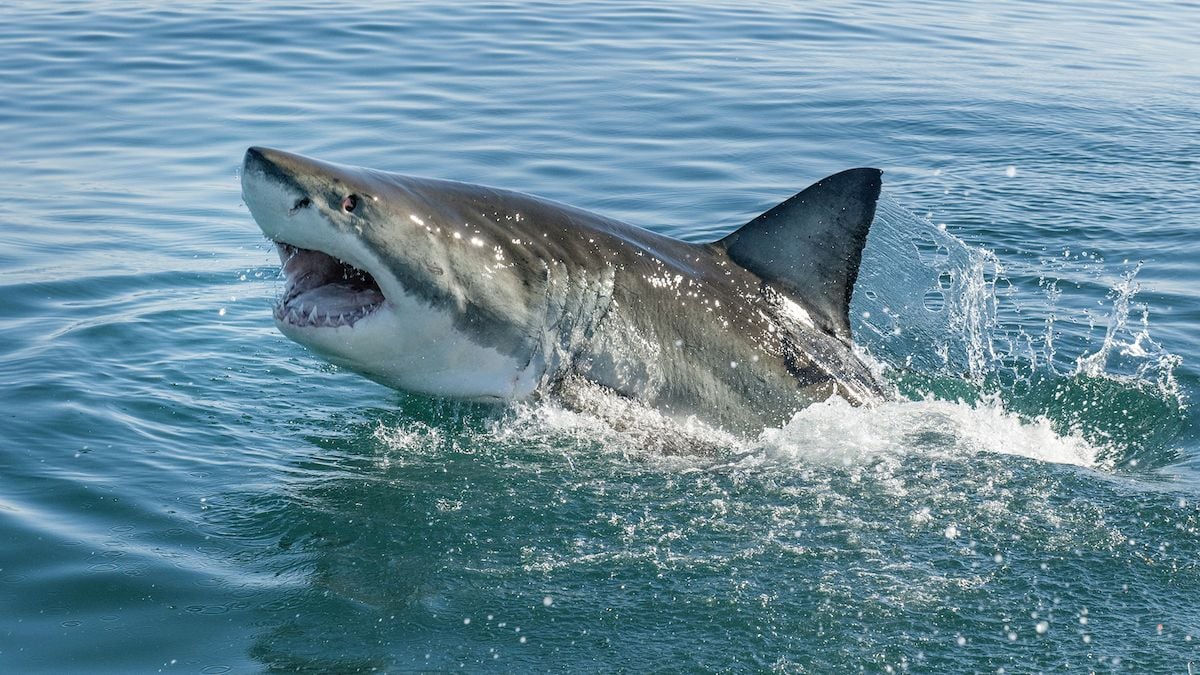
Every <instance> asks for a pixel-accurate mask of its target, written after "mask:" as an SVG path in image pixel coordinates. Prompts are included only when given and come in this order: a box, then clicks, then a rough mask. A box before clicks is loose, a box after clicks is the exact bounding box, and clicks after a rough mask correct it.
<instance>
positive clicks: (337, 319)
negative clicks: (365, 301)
mask: <svg viewBox="0 0 1200 675" xmlns="http://www.w3.org/2000/svg"><path fill="white" fill-rule="evenodd" d="M382 304H383V303H381V302H376V303H372V304H369V305H363V306H361V307H359V308H358V309H356V310H354V311H352V312H342V313H339V314H338V315H337V316H334V315H333V314H329V313H324V314H323V313H320V312H319V311H318V308H317V306H316V305H315V304H314V305H311V306H310V305H306V304H304V303H298V304H286V303H280V304H278V305H275V311H274V314H275V320H276V321H279V322H281V323H286V324H289V325H292V326H297V327H300V328H341V327H342V326H353V325H354V324H356V323H358V322H359V321H360V320H362V319H364V318H366V317H367V316H370V315H371V314H373V313H374V312H375V310H377V309H379V307H380V305H382Z"/></svg>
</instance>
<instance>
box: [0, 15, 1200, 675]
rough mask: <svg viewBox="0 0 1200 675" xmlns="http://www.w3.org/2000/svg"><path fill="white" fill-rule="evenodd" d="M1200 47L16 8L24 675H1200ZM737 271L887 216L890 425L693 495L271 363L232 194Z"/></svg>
mask: <svg viewBox="0 0 1200 675" xmlns="http://www.w3.org/2000/svg"><path fill="white" fill-rule="evenodd" d="M1198 22H1200V8H1197V6H1196V5H1195V4H1192V3H1186V2H1177V3H1171V2H1162V3H1154V4H1153V5H1146V6H1141V5H1135V4H1132V3H1107V2H1077V3H1055V4H1044V3H1033V2H1020V1H1015V0H1014V1H1006V2H999V3H996V2H987V3H983V2H979V3H958V2H947V1H944V0H943V1H940V2H929V3H882V2H874V1H871V0H848V1H846V2H839V3H833V4H831V5H827V6H824V7H822V8H819V9H817V8H807V9H806V8H804V6H803V5H792V4H790V3H775V2H769V3H768V2H764V3H756V4H755V5H753V6H750V7H746V6H742V5H741V3H725V2H719V1H706V2H703V3H694V4H691V5H684V4H679V5H669V4H662V5H658V6H644V5H639V4H635V3H625V2H584V3H569V4H559V3H550V2H547V3H532V2H531V3H519V4H505V3H494V2H469V3H446V4H435V3H407V4H403V5H400V6H383V5H378V6H376V5H361V4H357V3H356V4H332V5H331V4H330V3H326V2H321V3H316V2H314V3H310V4H307V5H306V4H297V3H273V2H268V3H259V4H254V5H251V6H248V7H243V6H241V5H228V4H221V3H204V2H192V3H171V4H165V3H164V4H161V5H152V6H151V7H149V8H146V7H144V6H143V5H141V4H136V3H123V2H96V3H53V4H52V3H32V2H31V3H18V4H16V5H12V4H7V5H5V6H3V7H0V137H2V138H3V139H4V142H3V150H0V158H2V159H3V161H2V162H0V273H2V274H0V303H2V306H3V313H2V314H0V336H2V337H3V339H2V340H0V414H2V419H3V424H4V426H3V429H2V431H0V671H3V672H14V673H15V672H21V673H26V672H37V671H46V672H64V671H82V672H105V671H112V672H115V671H120V672H149V671H157V670H160V669H161V670H164V671H169V672H202V673H218V672H226V671H234V672H254V671H263V670H294V669H299V670H324V671H332V672H349V671H355V670H382V671H407V670H415V669H432V670H451V669H459V668H463V669H466V670H470V671H484V670H486V671H501V672H525V671H532V670H552V671H632V672H643V671H677V670H689V671H698V670H732V671H766V670H775V671H779V672H841V671H847V670H864V671H868V672H881V671H888V672H893V671H898V670H908V671H912V672H975V671H978V672H996V671H999V670H1001V669H1003V670H1004V671H1006V672H1033V671H1042V670H1055V671H1060V670H1065V671H1071V672H1075V671H1080V672H1082V671H1089V670H1094V671H1121V670H1128V671H1133V672H1175V673H1185V672H1191V669H1193V668H1195V667H1200V609H1197V598H1200V532H1198V531H1197V528H1200V507H1198V506H1197V504H1198V503H1200V435H1198V433H1197V424H1196V422H1197V413H1196V411H1195V407H1194V403H1191V402H1194V401H1195V400H1196V398H1197V394H1198V390H1200V379H1198V376H1200V370H1198V368H1197V364H1200V344H1198V343H1197V340H1196V335H1197V331H1198V330H1200V273H1198V272H1197V271H1196V261H1197V260H1200V222H1198V220H1197V218H1198V216H1197V214H1198V213H1200V201H1198V200H1197V196H1196V195H1197V192H1198V188H1200V125H1198V123H1197V120H1200V99H1197V97H1196V92H1197V91H1200V41H1198V40H1197V38H1196V35H1197V31H1196V30H1195V26H1196V25H1197V24H1198ZM252 144H264V145H271V146H275V147H280V148H284V149H288V150H292V151H296V152H303V153H306V154H312V155H316V156H320V157H323V158H326V159H330V160H334V161H340V162H345V163H352V164H360V165H368V166H374V167H377V168H382V169H388V170H393V171H400V172H405V173H415V174H422V175H430V176H437V177H444V178H452V179H458V180H465V181H470V182H479V183H486V184H491V185H498V186H503V187H508V188H513V189H518V190H522V191H527V192H533V193H536V194H540V195H543V196H546V197H550V198H554V199H557V200H560V201H564V202H568V203H571V204H574V205H577V206H581V207H584V208H588V209H591V210H595V211H599V212H601V213H604V214H607V215H610V216H614V217H618V218H621V219H623V220H627V221H629V222H633V223H638V224H641V225H644V226H647V227H650V228H652V229H655V230H658V231H660V232H665V233H668V234H672V235H675V236H679V237H683V238H688V239H694V240H700V239H706V238H712V237H715V236H718V235H720V234H723V233H725V232H727V231H729V230H731V229H732V228H733V227H735V226H737V225H739V224H740V223H742V222H744V221H746V220H748V219H750V218H751V217H753V216H754V215H756V214H758V213H759V212H761V211H763V210H765V209H766V208H768V207H770V206H772V205H773V204H775V203H776V202H778V201H780V200H782V199H784V198H786V197H787V196H789V195H791V194H792V193H794V192H795V191H797V190H798V189H800V188H802V187H804V186H806V185H807V184H808V183H810V182H812V181H813V180H815V179H817V178H820V177H822V176H824V175H826V174H828V173H832V172H834V171H837V170H840V169H844V168H847V167H851V166H860V165H869V166H879V167H881V168H883V169H884V170H885V175H884V180H885V192H884V197H883V200H882V202H881V208H880V213H879V217H878V220H877V222H876V226H875V228H874V230H873V232H872V235H871V239H870V241H869V242H868V249H867V251H866V254H865V257H864V263H863V270H862V276H861V278H860V282H859V286H858V290H857V292H856V295H855V305H854V315H855V317H854V321H855V330H856V335H857V337H858V340H859V342H860V343H861V344H862V345H863V346H864V347H866V348H867V349H869V351H870V353H871V355H872V356H873V358H874V359H875V360H876V361H878V362H879V363H880V365H881V367H885V368H886V369H887V376H888V379H889V380H890V381H891V382H893V383H894V384H895V386H896V387H897V388H898V390H899V391H900V392H901V393H902V395H903V400H902V401H901V402H896V403H889V404H884V405H881V406H879V407H877V408H873V409H852V408H849V407H847V406H844V405H838V404H828V405H820V406H815V407H813V408H810V409H809V410H806V411H804V412H803V413H801V414H800V415H798V416H797V418H796V419H795V420H794V421H793V422H792V423H791V424H789V425H788V426H787V427H786V428H784V429H782V430H767V431H765V432H764V434H763V436H762V437H761V438H760V439H758V440H756V441H753V442H749V443H736V442H730V443H729V444H728V449H727V451H726V452H724V453H722V454H719V455H718V456H717V457H687V456H684V457H674V456H662V455H661V454H660V453H658V452H656V451H655V449H654V448H655V447H656V444H657V443H656V441H657V438H656V434H658V433H659V432H658V430H656V429H654V428H649V429H645V430H638V429H636V428H635V429H632V430H629V431H624V432H616V431H613V430H611V429H608V428H606V427H604V425H603V424H601V423H600V422H598V421H596V420H593V419H590V418H588V417H587V416H586V415H580V414H575V413H568V412H564V411H561V410H557V409H555V408H554V407H553V406H549V405H537V406H533V407H527V408H521V409H512V410H498V409H494V408H487V407H481V406H471V405H464V404H454V403H449V402H443V401H434V400H428V399H422V398H417V397H413V396H405V395H403V394H401V393H398V392H393V391H391V390H388V389H384V388H382V387H379V386H377V385H374V384H371V383H368V382H366V381H365V380H363V379H361V378H359V377H356V376H354V375H352V374H349V373H345V372H339V371H337V370H335V369H334V368H332V367H330V366H327V365H325V364H324V363H323V362H321V361H320V360H318V359H316V358H314V357H313V356H311V355H309V354H308V353H306V352H305V351H304V350H303V349H302V348H301V347H299V346H298V345H296V344H293V343H291V342H289V341H287V340H286V339H284V338H283V337H282V336H280V335H278V334H277V333H276V332H275V330H274V328H273V327H272V322H271V310H270V306H271V304H272V301H273V299H274V298H275V297H276V294H277V293H278V291H279V287H280V284H279V282H278V281H277V279H276V275H277V264H276V261H275V259H274V254H273V252H271V251H270V250H269V248H268V246H267V245H266V242H265V241H263V240H262V239H261V236H260V235H259V233H258V229H257V228H256V227H255V225H254V224H253V222H252V220H251V219H250V217H249V214H248V213H247V211H246V209H245V208H244V206H242V204H241V202H240V195H239V184H238V176H237V173H236V172H237V167H238V163H239V160H240V158H241V154H242V152H243V151H244V149H245V147H246V146H248V145H252Z"/></svg>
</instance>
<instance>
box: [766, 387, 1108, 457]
mask: <svg viewBox="0 0 1200 675" xmlns="http://www.w3.org/2000/svg"><path fill="white" fill-rule="evenodd" d="M759 444H760V445H761V447H762V448H763V450H765V452H766V453H767V455H768V457H772V458H775V459H789V460H790V459H795V460H797V461H804V462H806V463H813V464H843V465H854V464H861V463H864V462H868V461H871V460H873V459H876V458H879V457H882V456H896V455H907V454H911V453H914V452H921V453H927V454H930V455H934V456H941V457H956V456H960V457H962V456H970V455H974V454H978V453H995V454H1004V455H1017V456H1020V457H1028V458H1030V459H1036V460H1039V461H1043V462H1053V463H1057V464H1074V465H1077V466H1083V467H1091V468H1102V467H1100V462H1099V461H1098V456H1099V455H1100V450H1101V449H1100V448H1097V447H1095V446H1093V445H1091V444H1090V443H1088V442H1087V441H1086V440H1084V439H1083V438H1082V437H1080V436H1077V435H1074V434H1067V435H1061V434H1059V433H1057V432H1055V431H1054V429H1053V428H1052V427H1051V424H1050V422H1049V421H1048V420H1046V419H1045V418H1036V419H1023V418H1021V417H1019V416H1017V415H1015V414H1013V413H1010V412H1008V411H1007V410H1005V409H1004V406H1003V405H1002V404H1001V403H1000V402H999V401H998V400H997V399H995V398H992V399H989V400H985V401H982V402H979V403H976V404H974V405H968V404H966V403H960V402H950V401H939V400H932V399H931V400H925V401H894V402H889V403H882V404H879V405H875V406H871V407H866V406H863V407H854V406H852V405H850V404H849V403H846V402H845V401H843V400H841V399H830V400H828V401H825V402H824V403H818V404H815V405H811V406H809V407H808V408H805V409H804V410H801V411H800V412H799V413H797V414H796V415H795V417H793V418H792V420H791V421H790V422H788V424H787V425H785V426H784V427H783V428H782V429H769V430H767V431H765V432H763V434H762V436H761V438H760V439H759Z"/></svg>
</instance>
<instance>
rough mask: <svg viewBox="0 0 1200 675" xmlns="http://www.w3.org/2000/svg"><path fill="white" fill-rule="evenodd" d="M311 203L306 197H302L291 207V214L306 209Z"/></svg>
mask: <svg viewBox="0 0 1200 675" xmlns="http://www.w3.org/2000/svg"><path fill="white" fill-rule="evenodd" d="M311 203H312V200H310V199H309V198H308V197H302V198H300V199H297V200H296V204H295V206H293V207H292V213H295V212H297V211H299V210H300V209H306V208H308V205H309V204H311Z"/></svg>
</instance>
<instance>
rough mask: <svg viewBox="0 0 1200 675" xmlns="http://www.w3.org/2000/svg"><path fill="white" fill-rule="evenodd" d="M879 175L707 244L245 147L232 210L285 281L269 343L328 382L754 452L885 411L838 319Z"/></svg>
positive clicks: (827, 186) (792, 202)
mask: <svg viewBox="0 0 1200 675" xmlns="http://www.w3.org/2000/svg"><path fill="white" fill-rule="evenodd" d="M880 174H881V172H880V171H878V170H877V169H851V170H849V171H844V172H842V173H839V174H835V175H833V176H830V177H828V178H825V179H824V180H822V181H820V182H818V183H816V184H814V185H813V186H812V187H809V188H808V189H806V190H804V191H803V192H801V193H799V194H797V195H796V196H794V197H792V198H791V199H789V200H787V201H785V202H783V203H782V204H780V205H779V206H776V207H775V208H773V209H771V210H770V211H767V212H766V213H764V214H763V215H761V216H759V217H758V218H755V219H754V220H752V221H751V222H749V223H748V224H746V225H745V226H743V227H742V228H740V229H738V230H737V231H735V232H733V233H732V234H730V235H729V236H727V237H725V238H724V239H721V240H719V241H716V242H712V243H706V244H695V243H687V242H683V241H679V240H676V239H672V238H670V237H665V236H662V235H658V234H655V233H653V232H650V231H648V230H644V229H641V228H638V227H635V226H632V225H628V224H625V223H622V222H618V221H616V220H612V219H609V218H605V217H603V216H600V215H596V214H593V213H589V212H587V211H583V210H580V209H576V208H572V207H570V206H566V205H563V204H558V203H555V202H552V201H549V200H545V199H540V198H537V197H532V196H528V195H524V194H520V193H517V192H510V191H506V190H499V189H493V188H489V187H483V186H479V185H470V184H465V183H456V182H451V181H444V180H433V179H428V178H417V177H411V176H404V175H399V174H393V173H386V172H382V171H375V170H371V169H365V168H357V167H349V166H341V165H338V164H332V163H327V162H323V161H319V160H315V159H311V158H308V157H303V156H300V155H295V154H291V153H287V152H283V151H280V150H273V149H268V148H259V147H254V148H250V149H249V150H248V151H247V152H246V155H245V159H244V162H243V167H242V194H243V198H244V200H245V203H246V205H247V207H248V208H249V210H250V212H251V214H252V215H253V217H254V219H255V220H256V221H257V223H258V224H259V226H260V227H261V229H262V231H263V233H264V234H266V236H267V237H268V238H270V239H271V240H272V241H274V242H275V243H276V245H277V248H278V249H279V253H280V259H281V261H282V263H283V272H284V275H285V277H286V278H287V287H286V289H285V291H284V295H283V297H282V299H281V300H280V302H279V304H278V305H277V306H276V307H275V311H274V314H275V321H276V325H277V326H278V328H279V330H280V331H281V332H283V333H284V334H285V335H287V336H288V337H290V338H292V339H293V340H295V341H297V342H299V343H300V344H302V345H305V346H306V347H308V348H310V349H312V350H313V351H314V352H316V353H318V354H320V355H321V356H323V357H324V358H326V359H328V360H329V361H331V362H333V363H335V364H338V365H340V366H344V367H346V368H349V369H351V370H354V371H356V372H359V373H361V374H363V375H365V376H366V377H368V378H371V379H372V380H375V381H377V382H380V383H382V384H385V385H388V386H391V387H395V388H398V389H402V390H409V391H415V392H420V393H425V394H433V395H437V396H446V397H453V398H462V399H472V400H485V401H510V400H520V399H527V398H530V397H535V396H558V397H559V398H561V399H562V400H566V401H579V400H581V399H580V397H578V396H573V395H572V392H573V391H575V390H576V389H577V388H579V387H584V388H595V389H599V390H602V391H607V392H611V393H615V394H617V395H619V396H621V397H626V398H628V399H631V400H634V401H637V402H640V403H641V404H644V405H646V406H649V407H651V408H653V409H655V410H657V411H659V412H661V413H663V414H664V415H666V416H668V417H670V418H675V419H685V418H688V417H690V416H695V418H697V419H698V420H700V421H702V422H704V423H706V424H708V425H711V426H716V427H721V428H724V429H727V430H729V431H732V432H734V433H738V434H753V433H755V432H757V431H760V430H762V429H763V428H764V427H767V426H779V425H781V424H783V423H785V422H787V420H788V419H790V417H791V416H792V415H793V414H794V413H795V412H796V411H797V410H799V409H800V408H802V407H804V406H806V405H808V404H810V403H812V402H815V401H821V400H824V399H827V398H829V397H830V396H840V397H843V398H845V399H847V400H849V401H850V402H851V403H855V404H861V403H867V402H871V401H874V400H878V399H881V398H883V397H885V396H886V394H885V391H884V388H883V387H882V386H881V384H880V382H879V381H878V380H877V379H876V377H875V376H874V375H873V374H872V371H871V370H870V368H868V367H867V366H866V365H865V364H864V363H863V362H862V361H861V360H860V359H859V357H858V356H857V355H856V354H855V353H854V351H853V349H852V344H851V334H850V324H849V318H848V311H849V303H850V297H851V293H852V292H853V287H854V282H855V279H856V277H857V274H858V266H859V261H860V259H861V254H862V248H863V245H864V243H865V241H866V235H867V231H868V229H869V227H870V225H871V222H872V220H873V218H874V213H875V203H876V200H877V199H878V196H879V190H880Z"/></svg>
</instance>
